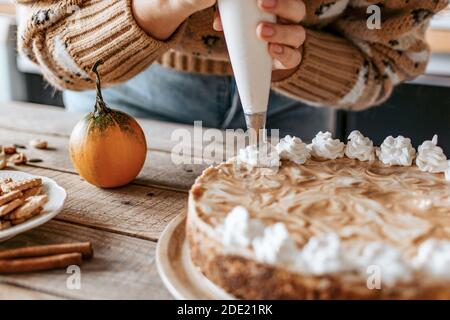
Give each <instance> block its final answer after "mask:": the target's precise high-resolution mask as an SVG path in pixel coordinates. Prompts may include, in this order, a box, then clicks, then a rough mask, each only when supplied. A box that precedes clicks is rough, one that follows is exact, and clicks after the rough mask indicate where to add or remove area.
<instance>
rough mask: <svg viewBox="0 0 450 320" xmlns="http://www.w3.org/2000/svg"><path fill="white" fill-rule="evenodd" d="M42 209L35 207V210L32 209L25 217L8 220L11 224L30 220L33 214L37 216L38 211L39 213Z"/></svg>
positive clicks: (15, 224)
mask: <svg viewBox="0 0 450 320" xmlns="http://www.w3.org/2000/svg"><path fill="white" fill-rule="evenodd" d="M42 210H43V208H42V207H41V208H37V209H36V210H35V211H33V212H32V213H30V214H29V215H28V216H27V217H24V218H20V219H15V220H10V222H11V224H12V225H13V226H17V225H18V224H22V223H24V222H26V221H28V220H30V219H31V218H33V217H34V216H37V215H38V214H39V213H41V212H42Z"/></svg>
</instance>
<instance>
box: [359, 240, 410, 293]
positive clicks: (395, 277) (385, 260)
mask: <svg viewBox="0 0 450 320" xmlns="http://www.w3.org/2000/svg"><path fill="white" fill-rule="evenodd" d="M354 261H355V262H356V263H357V264H358V265H359V267H360V273H361V274H365V273H366V274H367V270H368V267H371V266H376V267H378V268H379V270H380V273H381V281H382V283H386V284H388V285H393V284H395V283H396V282H398V281H408V280H410V279H411V276H412V269H411V267H410V266H408V264H407V263H406V261H405V260H404V259H403V257H402V255H401V253H400V251H399V250H397V249H395V248H393V247H391V246H389V245H387V244H385V243H382V242H372V243H369V244H368V245H366V246H365V247H364V249H363V251H362V252H361V255H360V256H358V257H356V259H354Z"/></svg>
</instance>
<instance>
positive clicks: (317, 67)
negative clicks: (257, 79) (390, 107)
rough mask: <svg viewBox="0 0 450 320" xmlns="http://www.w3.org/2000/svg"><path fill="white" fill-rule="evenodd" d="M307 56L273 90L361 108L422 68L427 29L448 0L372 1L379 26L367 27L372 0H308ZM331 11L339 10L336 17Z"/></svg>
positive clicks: (311, 100) (311, 101)
mask: <svg viewBox="0 0 450 320" xmlns="http://www.w3.org/2000/svg"><path fill="white" fill-rule="evenodd" d="M306 2H307V7H308V15H307V19H306V25H308V24H315V23H316V24H317V23H319V24H320V23H321V20H322V19H323V20H324V22H323V24H326V23H328V25H327V26H326V27H325V28H323V29H322V30H317V29H312V28H308V27H307V32H306V34H307V36H306V41H305V43H304V46H303V61H302V63H301V64H300V66H299V67H298V69H297V70H296V71H295V72H294V73H293V74H292V75H291V76H289V77H288V78H286V79H284V80H281V81H279V82H275V83H274V84H273V87H274V89H275V90H277V91H279V92H281V93H283V94H285V95H288V96H290V97H292V98H294V99H297V100H300V101H302V102H305V103H307V104H309V105H314V106H331V107H336V108H343V109H352V110H361V109H364V108H368V107H371V106H375V105H378V104H380V103H382V102H384V101H385V100H386V99H387V98H389V96H390V95H391V93H392V91H393V88H394V87H395V85H397V84H399V83H401V82H402V81H404V80H408V79H412V78H414V77H416V76H418V75H420V74H422V73H423V72H424V71H425V69H426V66H427V63H428V60H429V56H430V51H429V47H428V45H427V44H426V42H425V31H426V29H427V26H428V22H429V19H430V17H431V16H433V14H434V13H436V12H438V11H440V10H441V9H443V8H445V6H446V5H447V4H448V0H435V1H423V0H409V1H401V0H385V1H374V3H376V4H377V5H378V6H379V8H381V28H379V29H376V28H375V29H373V30H372V29H369V28H368V18H369V16H370V15H367V14H366V11H367V8H368V4H367V3H368V1H362V0H337V1H329V2H330V3H329V4H328V5H327V6H325V7H323V6H322V7H320V8H315V7H314V1H313V0H307V1H306ZM308 2H309V3H308ZM333 16H336V17H337V18H335V19H334V20H333Z"/></svg>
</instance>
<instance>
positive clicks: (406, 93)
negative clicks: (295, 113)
mask: <svg viewBox="0 0 450 320" xmlns="http://www.w3.org/2000/svg"><path fill="white" fill-rule="evenodd" d="M18 16H19V17H20V11H19V12H16V9H15V7H14V5H12V4H11V3H10V1H9V0H0V107H1V104H3V103H7V102H8V101H23V102H30V103H37V104H45V105H55V106H60V107H64V105H63V101H62V98H61V94H60V93H59V92H56V91H55V90H54V89H53V88H51V87H50V86H49V85H48V84H46V82H45V81H44V80H43V78H42V76H41V75H40V73H39V70H38V69H37V68H36V67H35V66H34V65H33V64H32V63H30V62H29V61H27V60H26V59H24V58H22V57H20V56H18V55H17V50H16V33H17V17H18ZM427 37H428V42H429V43H430V45H431V48H432V51H433V57H432V59H431V62H430V64H429V66H428V70H427V72H426V74H425V75H423V76H421V77H419V78H418V79H416V80H415V81H413V82H410V83H405V84H403V85H401V86H399V87H398V88H397V89H396V90H395V93H394V94H393V96H392V97H391V99H390V100H389V101H388V102H386V103H385V104H383V105H382V106H380V107H377V108H372V109H370V110H367V111H362V112H346V111H336V112H334V111H333V112H334V115H333V117H332V118H333V122H334V131H335V134H336V135H337V137H339V138H341V139H344V138H345V137H346V136H347V135H348V133H349V132H350V131H352V130H354V129H358V130H361V131H363V132H364V134H366V135H367V136H369V137H371V138H372V139H373V140H374V142H375V143H376V144H380V143H381V142H382V141H383V139H384V138H385V137H386V136H388V135H399V134H402V135H404V136H408V137H411V139H412V140H413V143H414V145H415V146H418V145H419V144H420V143H422V142H423V141H424V140H427V139H431V137H432V135H433V134H435V133H436V134H438V135H439V138H440V141H439V144H440V145H441V146H442V147H443V148H444V150H445V151H446V154H447V156H450V8H449V9H447V11H444V12H443V13H441V14H440V15H439V16H437V17H436V18H435V19H434V21H433V22H432V25H431V28H430V29H429V32H428V35H427ZM300 125H301V123H300Z"/></svg>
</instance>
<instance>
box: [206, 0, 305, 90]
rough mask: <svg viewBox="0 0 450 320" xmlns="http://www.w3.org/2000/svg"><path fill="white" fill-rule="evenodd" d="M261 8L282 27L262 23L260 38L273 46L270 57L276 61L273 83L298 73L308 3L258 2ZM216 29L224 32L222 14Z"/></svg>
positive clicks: (296, 0)
mask: <svg viewBox="0 0 450 320" xmlns="http://www.w3.org/2000/svg"><path fill="white" fill-rule="evenodd" d="M258 6H259V8H260V9H261V10H262V11H265V12H270V13H273V14H275V15H276V16H277V17H278V23H268V22H261V23H260V24H259V25H258V26H257V28H256V34H257V35H258V37H259V38H260V39H262V40H264V41H267V42H268V43H269V54H270V55H271V56H272V58H273V59H274V72H273V80H274V81H279V80H281V79H284V78H286V77H288V76H289V75H291V74H292V73H294V72H295V70H296V69H297V67H298V66H299V65H300V62H301V60H302V52H301V46H302V45H303V43H304V42H305V29H304V28H303V27H302V26H301V25H299V23H300V22H301V21H302V20H303V18H304V17H305V15H306V7H305V3H304V2H303V1H302V0H258ZM213 27H214V29H215V30H217V31H222V30H223V29H222V23H221V21H220V16H219V14H218V13H217V15H216V17H215V19H214V25H213Z"/></svg>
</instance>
